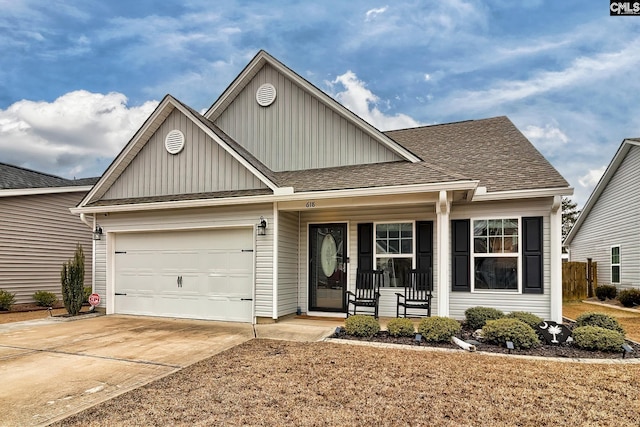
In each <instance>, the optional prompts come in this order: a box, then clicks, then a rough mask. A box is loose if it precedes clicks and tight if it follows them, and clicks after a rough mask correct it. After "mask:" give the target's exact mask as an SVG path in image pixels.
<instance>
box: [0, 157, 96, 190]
mask: <svg viewBox="0 0 640 427" xmlns="http://www.w3.org/2000/svg"><path fill="white" fill-rule="evenodd" d="M98 179H99V178H97V177H95V178H81V179H66V178H61V177H59V176H55V175H51V174H48V173H43V172H38V171H34V170H31V169H27V168H23V167H20V166H14V165H10V164H8V163H1V162H0V192H1V193H3V194H4V193H6V195H20V194H36V193H43V192H49V193H53V192H63V191H86V190H88V188H81V187H88V186H92V185H93V184H95V183H96V182H97V181H98ZM69 187H72V188H69Z"/></svg>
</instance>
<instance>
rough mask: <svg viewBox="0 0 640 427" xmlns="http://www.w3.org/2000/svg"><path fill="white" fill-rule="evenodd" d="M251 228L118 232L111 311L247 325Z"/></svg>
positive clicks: (250, 306) (250, 295)
mask: <svg viewBox="0 0 640 427" xmlns="http://www.w3.org/2000/svg"><path fill="white" fill-rule="evenodd" d="M252 247H253V230H252V229H230V230H210V231H188V232H161V233H135V234H122V235H120V234H118V235H117V236H116V258H115V260H116V261H115V263H116V277H115V279H116V283H115V290H116V293H126V294H127V295H126V296H122V295H117V296H116V300H115V301H116V307H115V309H116V312H117V313H127V314H145V315H156V316H171V317H185V318H202V319H212V320H233V321H243V322H249V321H251V319H252V317H253V282H254V275H253V268H254V254H253V250H252Z"/></svg>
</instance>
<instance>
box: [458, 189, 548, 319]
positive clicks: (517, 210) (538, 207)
mask: <svg viewBox="0 0 640 427" xmlns="http://www.w3.org/2000/svg"><path fill="white" fill-rule="evenodd" d="M552 202H553V200H552V199H550V198H544V199H534V200H530V201H527V200H522V201H505V202H482V203H470V204H466V205H455V204H454V205H453V206H452V207H451V219H452V220H454V219H471V220H473V219H490V218H521V217H528V216H541V217H543V236H544V239H543V251H544V255H543V263H544V267H543V286H544V293H542V294H524V293H506V292H499V291H494V292H491V291H478V292H450V293H449V317H453V318H455V319H464V317H465V316H464V312H465V310H466V309H467V308H470V307H477V306H483V307H493V308H497V309H499V310H502V311H504V312H505V313H509V312H512V311H528V312H531V313H533V314H536V315H538V316H540V317H542V318H543V319H550V318H551V292H550V286H551V270H550V262H551V256H550V253H551V246H550V241H551V240H550V222H549V214H550V211H551V205H552ZM521 228H522V224H521ZM471 232H473V223H472V224H471ZM520 235H522V231H521V230H520ZM519 246H522V241H520V242H519ZM448 256H450V255H448ZM520 258H522V256H521V257H520ZM471 263H473V260H471ZM519 273H520V275H522V266H520V268H519ZM471 274H473V264H472V265H471ZM559 285H560V284H558V286H559Z"/></svg>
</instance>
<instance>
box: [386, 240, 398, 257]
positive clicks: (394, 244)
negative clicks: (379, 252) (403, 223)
mask: <svg viewBox="0 0 640 427" xmlns="http://www.w3.org/2000/svg"><path fill="white" fill-rule="evenodd" d="M387 253H388V254H399V253H400V241H399V240H398V239H393V240H392V239H389V250H388V251H387Z"/></svg>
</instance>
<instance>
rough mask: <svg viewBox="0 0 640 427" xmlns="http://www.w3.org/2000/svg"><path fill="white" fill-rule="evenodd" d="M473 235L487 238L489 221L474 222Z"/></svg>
mask: <svg viewBox="0 0 640 427" xmlns="http://www.w3.org/2000/svg"><path fill="white" fill-rule="evenodd" d="M473 235H474V236H486V235H487V221H485V220H481V221H474V222H473Z"/></svg>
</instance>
